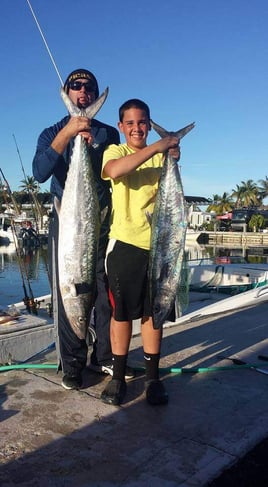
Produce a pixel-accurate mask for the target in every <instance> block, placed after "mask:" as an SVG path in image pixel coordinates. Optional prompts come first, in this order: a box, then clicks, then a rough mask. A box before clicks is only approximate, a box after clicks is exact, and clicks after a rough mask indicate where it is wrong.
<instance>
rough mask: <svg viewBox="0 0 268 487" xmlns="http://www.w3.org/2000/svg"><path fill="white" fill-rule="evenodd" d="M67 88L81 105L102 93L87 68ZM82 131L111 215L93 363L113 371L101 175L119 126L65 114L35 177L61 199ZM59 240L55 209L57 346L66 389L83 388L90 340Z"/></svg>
mask: <svg viewBox="0 0 268 487" xmlns="http://www.w3.org/2000/svg"><path fill="white" fill-rule="evenodd" d="M64 90H65V91H66V93H67V94H68V95H69V97H70V98H71V100H72V102H73V103H75V104H76V105H77V106H78V107H79V108H86V107H88V106H89V105H91V104H92V103H93V102H94V101H95V100H96V99H97V98H98V96H99V87H98V83H97V80H96V78H95V76H94V75H93V73H91V72H90V71H88V70H86V69H77V70H75V71H72V72H71V73H70V74H69V76H68V77H67V79H66V82H65V84H64ZM78 133H79V134H81V135H83V137H84V138H85V139H86V140H87V141H88V144H89V151H90V158H91V161H92V165H93V170H94V173H95V178H96V187H97V193H98V198H99V203H100V210H102V209H104V208H106V207H108V212H107V215H106V217H105V220H104V222H103V223H102V226H101V232H100V240H99V249H98V263H97V276H96V277H97V279H96V284H97V293H96V300H95V306H94V315H95V319H94V322H95V328H96V334H97V340H96V342H95V343H94V346H93V352H92V355H91V363H90V367H91V368H92V369H93V370H96V371H97V372H104V373H109V374H110V375H112V374H113V369H112V363H111V359H112V354H111V345H110V336H109V333H110V331H109V328H110V326H109V324H110V315H111V309H110V304H109V299H108V293H107V289H108V288H107V278H106V275H105V270H104V258H105V251H106V245H107V240H108V231H109V220H110V212H111V193H110V184H109V183H108V182H107V181H103V180H102V179H101V177H100V174H101V166H102V154H103V151H104V149H105V148H106V147H107V146H108V145H110V144H118V143H119V142H120V138H119V133H118V131H117V130H116V129H115V128H114V127H111V126H109V125H106V124H104V123H102V122H100V121H98V120H95V119H92V120H89V119H88V118H86V117H70V116H69V115H67V116H66V117H64V118H63V119H62V120H60V121H59V122H57V123H56V124H54V125H53V126H51V127H49V128H46V129H45V130H44V131H43V132H42V133H41V134H40V136H39V138H38V142H37V148H36V153H35V156H34V159H33V176H34V177H35V179H36V180H37V181H38V182H39V183H43V182H45V181H47V180H48V179H49V178H50V177H51V186H50V191H51V193H52V197H53V199H54V197H55V196H56V197H57V198H58V200H59V201H60V200H61V198H62V193H63V189H64V183H65V180H66V175H67V172H68V167H69V163H70V159H71V155H72V149H73V144H74V138H75V136H76V135H77V134H78ZM57 244H58V217H57V213H56V211H55V208H54V209H53V216H52V218H51V222H50V229H49V261H50V266H49V268H50V281H51V288H52V293H53V294H54V296H53V304H54V305H55V306H54V307H55V308H57V310H55V313H54V316H55V326H56V329H57V333H58V336H57V351H58V356H59V361H60V367H61V368H62V370H63V379H62V386H63V387H64V388H65V389H80V387H81V386H82V370H83V369H84V368H85V366H86V362H87V352H88V344H87V343H86V340H80V339H79V338H78V337H77V336H76V335H75V333H74V332H73V330H72V328H71V326H70V323H69V321H68V319H67V317H66V314H65V311H64V307H63V303H62V299H61V294H60V290H59V283H58V277H57V274H58V269H57V247H58V245H57ZM54 269H55V272H54ZM131 375H132V374H131V373H130V376H131Z"/></svg>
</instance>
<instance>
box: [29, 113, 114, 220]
mask: <svg viewBox="0 0 268 487" xmlns="http://www.w3.org/2000/svg"><path fill="white" fill-rule="evenodd" d="M69 119H70V117H69V116H66V117H64V118H63V119H62V120H60V121H59V122H57V123H56V124H54V125H52V126H51V127H48V128H46V129H45V130H43V132H42V133H41V134H40V136H39V138H38V141H37V148H36V153H35V156H34V159H33V163H32V170H33V176H34V178H35V179H36V180H37V181H38V182H39V183H44V182H45V181H47V180H48V179H49V178H50V177H51V184H50V191H51V193H52V195H53V196H57V198H58V199H59V200H61V198H62V193H63V189H64V184H65V180H66V176H67V172H68V168H69V164H70V160H71V155H72V149H73V145H74V139H72V140H71V141H70V143H69V144H68V145H67V147H66V149H65V151H64V153H63V154H58V153H57V152H56V151H55V150H54V149H53V148H52V147H51V143H52V141H53V140H54V139H55V137H56V135H57V134H58V133H59V131H60V130H61V129H62V128H63V127H64V126H65V125H66V124H67V123H68V121H69ZM91 133H92V135H93V137H94V143H93V145H92V146H91V147H90V157H91V162H92V166H93V170H94V174H95V178H96V187H97V193H98V198H99V202H100V209H101V210H102V209H103V208H105V207H106V206H108V207H110V206H111V193H110V183H109V182H107V181H104V180H103V179H101V166H102V155H103V152H104V150H105V148H106V147H107V146H108V145H110V144H119V143H120V137H119V133H118V131H117V130H116V129H115V128H114V127H111V126H110V125H106V124H104V123H102V122H99V121H98V120H95V119H93V120H91Z"/></svg>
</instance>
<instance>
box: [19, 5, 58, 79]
mask: <svg viewBox="0 0 268 487" xmlns="http://www.w3.org/2000/svg"><path fill="white" fill-rule="evenodd" d="M26 1H27V3H28V5H29V9H30V10H31V13H32V16H33V18H34V20H35V23H36V25H37V27H38V30H39V32H40V34H41V37H42V39H43V42H44V44H45V46H46V50H47V52H48V54H49V57H50V59H51V61H52V64H53V66H54V68H55V71H56V73H57V75H58V78H59V80H60V83H61V86H64V82H63V80H62V77H61V75H60V73H59V70H58V68H57V65H56V63H55V61H54V58H53V56H52V54H51V51H50V49H49V47H48V44H47V41H46V39H45V36H44V34H43V32H42V29H41V27H40V24H39V22H38V20H37V18H36V15H35V13H34V11H33V8H32V6H31V4H30V1H29V0H26Z"/></svg>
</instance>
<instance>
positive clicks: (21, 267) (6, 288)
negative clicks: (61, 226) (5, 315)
mask: <svg viewBox="0 0 268 487" xmlns="http://www.w3.org/2000/svg"><path fill="white" fill-rule="evenodd" d="M23 284H24V285H25V290H26V294H27V295H28V297H31V293H32V294H33V296H34V298H38V297H39V296H43V295H46V294H49V293H50V287H49V280H48V272H47V249H46V248H40V249H31V250H30V249H29V250H28V249H27V250H26V249H23V253H22V255H21V257H20V258H18V256H17V253H16V249H15V246H14V245H13V244H9V245H8V246H3V245H2V246H0V307H2V308H4V307H5V306H7V305H8V304H12V303H18V302H20V301H22V300H23V299H24V297H25V293H24V287H23Z"/></svg>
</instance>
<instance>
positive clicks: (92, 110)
mask: <svg viewBox="0 0 268 487" xmlns="http://www.w3.org/2000/svg"><path fill="white" fill-rule="evenodd" d="M108 92H109V88H106V90H105V91H104V92H103V93H102V95H101V96H99V98H97V100H95V101H94V103H92V105H90V106H89V107H87V108H85V109H81V108H78V107H77V106H76V105H75V104H74V103H73V102H72V100H71V99H70V98H69V96H68V95H67V93H65V91H64V89H63V88H61V92H60V94H61V97H62V99H63V102H64V104H65V106H66V108H67V110H68V112H69V113H70V115H71V117H78V116H81V117H87V118H89V119H92V118H93V117H94V116H95V115H96V113H97V112H98V111H99V110H100V108H101V107H102V105H103V103H104V102H105V100H106V98H107V95H108Z"/></svg>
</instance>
